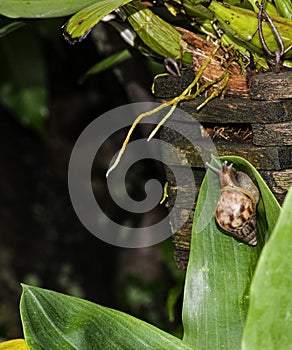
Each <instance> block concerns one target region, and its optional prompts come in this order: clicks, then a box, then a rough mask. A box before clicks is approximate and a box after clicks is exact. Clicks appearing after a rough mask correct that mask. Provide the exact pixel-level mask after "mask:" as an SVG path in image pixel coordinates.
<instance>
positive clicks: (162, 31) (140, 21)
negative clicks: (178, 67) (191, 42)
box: [121, 1, 192, 64]
mask: <svg viewBox="0 0 292 350" xmlns="http://www.w3.org/2000/svg"><path fill="white" fill-rule="evenodd" d="M121 12H122V13H124V15H125V18H126V19H127V21H128V22H129V23H130V25H131V26H132V27H133V29H134V31H135V32H136V33H137V35H138V36H139V37H140V39H141V40H142V41H143V42H144V43H145V44H146V45H147V46H148V47H149V48H150V49H151V50H153V51H154V52H156V53H157V54H158V55H160V56H162V57H164V58H165V57H172V58H174V59H181V54H182V48H183V46H184V45H185V43H184V42H183V40H182V38H181V37H182V35H181V34H180V33H179V32H178V31H177V30H176V29H175V28H174V27H173V26H172V25H170V24H169V23H167V22H165V21H164V20H163V19H161V18H160V17H158V16H156V15H155V14H154V13H153V12H152V11H151V10H149V9H148V8H146V7H145V6H144V5H143V4H142V3H141V2H140V1H132V2H131V3H130V4H127V5H125V6H123V7H122V8H121ZM183 61H184V63H185V64H192V55H190V53H185V54H184V56H183Z"/></svg>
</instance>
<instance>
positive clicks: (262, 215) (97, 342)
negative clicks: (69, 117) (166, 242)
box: [0, 0, 292, 350]
mask: <svg viewBox="0 0 292 350" xmlns="http://www.w3.org/2000/svg"><path fill="white" fill-rule="evenodd" d="M122 5H123V7H122V8H121V10H120V11H121V12H122V15H123V17H124V18H126V19H127V21H128V23H129V24H130V26H131V27H132V28H133V29H134V31H135V32H136V33H137V35H138V37H139V39H136V40H135V41H134V42H133V45H134V46H136V47H137V48H138V49H139V50H140V51H141V52H143V53H144V54H147V55H149V56H151V57H155V58H157V57H158V58H160V59H161V58H163V57H166V56H170V57H173V58H174V59H176V60H182V62H183V63H184V64H189V63H191V56H190V54H189V53H188V52H187V50H186V51H185V52H183V51H184V50H182V49H184V48H185V47H184V43H183V42H182V41H181V35H180V34H179V33H178V32H177V31H176V30H175V29H174V27H173V26H172V25H170V24H169V23H168V22H165V21H164V20H163V19H162V18H160V17H159V16H157V15H156V14H155V13H154V12H153V11H151V10H150V9H148V8H146V7H145V6H144V5H142V4H141V3H140V2H138V1H132V2H130V1H117V0H115V1H110V2H108V1H107V2H105V1H100V2H96V1H82V2H80V1H77V0H66V1H65V0H64V1H62V3H61V4H60V1H57V0H51V1H46V2H44V1H42V0H34V1H30V2H29V1H22V0H13V1H2V2H0V13H1V14H2V15H4V16H7V17H11V18H19V17H26V18H38V17H45V18H46V17H59V16H66V15H70V14H73V13H75V12H77V11H80V12H77V14H76V15H74V16H73V17H72V19H70V20H69V22H68V24H67V26H66V29H65V34H66V36H67V38H68V39H69V40H71V41H73V42H74V41H75V42H76V41H80V40H81V39H83V38H84V37H85V36H86V35H87V34H88V33H89V31H90V30H91V28H92V27H93V26H95V25H96V24H97V23H98V22H99V21H100V19H101V18H102V17H103V16H104V15H106V14H108V13H109V12H111V11H113V10H114V9H117V8H119V7H120V6H122ZM179 5H181V6H183V11H182V13H184V12H186V13H187V14H188V17H187V18H188V19H191V21H190V22H189V23H186V24H187V26H191V22H192V20H193V19H196V25H195V26H193V27H192V26H191V29H192V30H194V31H198V32H200V33H201V34H203V33H205V36H207V35H216V34H217V31H216V30H215V29H214V28H213V26H212V25H211V22H212V20H213V18H214V16H215V17H217V18H218V21H219V27H220V29H221V30H225V33H224V35H223V36H222V42H223V43H229V44H230V43H232V44H233V45H234V46H235V47H236V48H237V49H238V50H239V52H240V53H242V54H245V53H246V52H247V50H251V51H252V52H253V54H254V56H255V58H256V62H257V63H258V64H259V65H261V66H263V67H264V68H267V56H266V55H265V53H264V52H263V49H262V47H261V42H260V41H259V38H258V36H256V35H255V36H252V39H251V40H249V38H250V36H251V35H252V34H254V33H255V32H256V31H257V28H256V22H255V19H256V13H255V11H256V6H255V2H254V1H252V0H250V1H243V2H240V1H229V5H230V6H233V7H230V6H229V7H225V6H223V5H222V4H221V3H217V2H215V1H212V2H211V6H209V7H208V6H207V2H204V1H201V0H198V1H196V0H192V1H186V2H183V3H181V4H179ZM239 6H241V7H239ZM230 8H231V9H232V11H233V13H237V14H240V16H239V17H237V18H240V22H237V21H236V22H235V21H234V22H232V23H230V17H228V16H229V14H230V11H229V10H230ZM290 10H291V8H290V7H289V0H286V1H282V2H281V1H280V2H279V1H274V3H268V6H267V11H268V12H269V13H270V15H271V16H274V15H275V14H277V15H279V14H280V15H282V17H281V20H279V19H278V22H279V23H280V30H279V31H280V34H281V35H282V37H283V41H284V42H285V49H288V48H289V46H290V45H291V44H292V39H291V37H290V36H289V35H286V34H287V33H289V32H291V31H290V30H291V11H290ZM172 12H173V13H174V14H175V15H180V14H181V13H180V11H179V10H177V9H176V8H175V6H174V7H173V9H172ZM284 17H285V18H284ZM149 18H150V19H151V21H150V22H149ZM246 18H250V20H251V23H252V26H249V27H248V29H249V30H250V29H251V32H247V33H246V32H245V31H244V29H245V28H246ZM1 20H2V21H1V23H0V26H1V35H6V34H8V33H10V31H11V30H14V29H18V28H20V27H21V26H23V25H25V24H26V22H25V21H22V20H21V21H20V20H17V21H16V20H7V19H6V18H1ZM275 20H277V18H275ZM172 21H173V22H174V23H176V22H177V20H176V18H175V16H174V18H172ZM226 22H229V23H230V24H231V25H230V24H227V23H226ZM226 24H227V26H226ZM21 30H22V29H21ZM265 31H266V33H267V37H268V38H269V44H270V46H271V47H272V48H273V49H276V48H277V46H276V44H275V42H274V39H273V35H271V29H270V28H269V27H268V26H267V24H265ZM22 33H23V34H21V35H30V34H26V33H25V32H22ZM206 33H207V34H206ZM10 35H11V34H10ZM7 38H8V37H7ZM7 38H2V39H1V43H0V44H1V50H2V51H1V52H2V54H1V57H2V58H5V59H6V61H7V66H8V65H9V64H10V65H11V71H13V68H14V67H16V66H17V67H18V69H19V68H21V70H22V72H23V74H24V75H23V77H24V80H25V81H26V82H28V83H29V85H28V86H31V87H32V89H27V85H26V86H23V85H22V84H21V82H22V81H21V79H20V80H19V73H18V74H17V76H16V78H17V77H18V79H16V82H17V83H18V84H17V85H14V86H17V89H16V90H14V91H11V89H7V84H5V83H6V81H5V80H4V83H3V81H2V82H1V87H0V93H1V96H0V97H1V101H2V104H5V103H6V104H5V106H6V107H7V108H9V109H10V110H12V111H14V112H15V113H16V114H17V115H18V116H21V117H22V118H23V119H22V122H23V123H25V124H31V125H32V126H33V127H34V128H35V129H36V130H38V131H42V130H43V119H44V117H45V116H46V115H47V111H46V100H47V93H46V90H45V88H44V87H45V75H44V74H43V67H42V66H40V67H38V68H37V72H38V74H37V76H35V75H31V74H27V75H25V73H27V72H26V71H25V67H26V64H24V63H25V61H29V63H30V64H31V65H34V64H33V63H32V61H31V57H30V54H31V52H28V51H27V50H25V48H23V49H22V50H21V49H20V48H21V40H20V42H18V43H17V42H16V47H15V48H12V51H14V57H16V55H15V52H18V51H17V50H19V52H20V53H22V54H23V56H22V57H21V58H20V60H19V62H17V64H16V63H15V64H13V61H11V60H10V59H9V57H10V56H9V53H11V47H10V46H7V45H10V44H9V41H8V39H7ZM32 42H35V40H34V39H32ZM33 50H34V52H35V54H34V56H35V57H37V56H38V55H39V51H38V48H37V46H36V47H34V48H33ZM127 57H128V53H127V54H126V55H122V59H126V58H127ZM18 58H19V56H18ZM120 59H121V56H119V57H117V56H115V57H114V58H113V60H112V61H113V62H116V61H119V60H120ZM22 63H23V65H22ZM284 63H285V64H286V65H289V64H290V65H291V52H288V51H287V52H286V53H285V56H284ZM110 64H111V63H110ZM110 64H109V61H108V60H107V61H106V63H105V62H103V64H99V66H98V69H96V71H100V69H102V68H105V67H108V66H110ZM92 72H94V69H93V70H91V71H89V74H91V73H92ZM9 78H10V77H9ZM7 79H8V78H7ZM7 81H8V80H7ZM35 86H39V87H40V88H39V89H37V90H34V88H35ZM8 87H9V86H8ZM24 92H26V95H24ZM31 101H33V103H31ZM23 106H24V110H23V111H24V113H21V111H22V108H23ZM225 159H227V160H228V161H232V162H233V163H234V164H235V166H236V167H237V169H240V170H242V171H245V172H247V173H248V174H249V175H250V176H251V177H252V178H253V179H254V180H255V182H256V183H257V185H258V187H259V190H260V194H261V198H260V202H259V204H258V236H259V239H258V241H259V243H258V246H257V247H255V248H254V247H249V246H247V245H244V244H242V243H239V242H237V241H235V240H234V239H233V238H231V237H229V236H226V235H223V234H222V232H221V231H220V230H219V229H218V228H217V226H216V224H215V222H214V218H213V214H214V205H215V202H216V200H217V198H218V195H219V183H218V180H217V179H215V177H214V175H213V174H211V173H210V172H208V173H207V175H206V178H205V181H204V183H203V185H202V188H201V191H200V197H199V199H198V203H197V210H196V216H195V221H194V226H193V237H192V246H191V255H190V263H189V267H188V271H187V277H186V282H185V290H184V304H183V326H184V336H183V340H180V339H178V338H176V337H174V336H172V335H170V334H167V333H165V332H163V331H161V330H159V329H157V328H155V327H154V326H151V325H149V324H147V323H145V322H143V321H140V320H138V319H135V318H133V317H131V316H129V315H127V314H124V313H121V312H118V311H115V310H111V309H107V308H104V307H102V306H99V305H95V304H93V303H90V302H87V301H85V300H82V299H78V298H74V297H70V296H65V295H62V294H59V293H56V292H53V291H47V290H44V289H40V288H36V287H32V286H27V285H24V286H23V294H22V298H21V305H20V313H21V318H22V324H23V329H24V336H25V342H26V343H25V342H24V341H21V340H20V341H13V342H12V343H11V342H10V343H9V342H8V343H3V344H1V345H0V349H17V347H18V348H19V349H26V348H27V346H28V347H29V349H30V350H39V349H65V350H66V349H115V348H116V349H143V348H151V349H202V350H207V349H212V350H214V349H215V350H216V349H221V348H222V347H223V348H224V349H232V350H235V349H240V348H242V349H244V350H245V349H248V350H250V349H251V350H252V349H256V350H257V349H265V350H266V349H274V348H276V349H287V348H288V347H289V346H290V344H291V343H292V334H291V332H289V331H290V329H291V317H290V314H291V311H292V310H291V303H290V299H289V296H290V293H291V290H292V279H291V278H290V275H289V273H287V271H290V268H291V246H292V237H291V234H290V233H291V230H292V213H291V208H292V192H291V191H290V192H289V193H288V195H287V198H286V201H285V203H284V207H283V211H282V213H281V215H280V216H279V214H280V207H279V205H278V203H277V201H276V200H275V198H274V197H273V195H272V194H271V192H270V190H269V189H268V187H267V186H266V184H265V183H264V181H263V180H262V178H261V177H260V175H259V174H258V173H257V171H256V170H255V169H254V168H253V167H252V166H251V165H250V164H249V163H248V162H246V161H245V160H244V159H241V158H238V157H226V158H225ZM212 176H213V179H212V181H211V183H213V184H214V191H213V190H212V191H207V189H208V188H207V184H208V183H209V182H208V179H209V178H212ZM206 223H207V225H206ZM270 236H271V237H270ZM265 242H267V243H266V244H265ZM279 286H280V287H279ZM279 325H280V326H279ZM26 344H27V345H26Z"/></svg>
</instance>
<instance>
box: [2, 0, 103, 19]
mask: <svg viewBox="0 0 292 350" xmlns="http://www.w3.org/2000/svg"><path fill="white" fill-rule="evenodd" d="M96 1H97V0H82V1H80V0H62V1H60V0H30V1H24V0H2V1H0V14H1V15H3V16H7V17H11V18H51V17H62V16H68V15H71V14H72V13H75V12H77V11H79V10H81V9H82V8H84V7H87V6H89V5H91V4H94V3H96Z"/></svg>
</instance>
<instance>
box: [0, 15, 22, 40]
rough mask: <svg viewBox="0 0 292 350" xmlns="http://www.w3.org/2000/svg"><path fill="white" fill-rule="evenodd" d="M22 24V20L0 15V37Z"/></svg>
mask: <svg viewBox="0 0 292 350" xmlns="http://www.w3.org/2000/svg"><path fill="white" fill-rule="evenodd" d="M22 26H24V22H21V21H15V20H10V19H7V18H4V17H0V38H1V37H2V36H4V35H7V34H9V33H11V32H13V31H14V30H15V29H18V28H20V27H22Z"/></svg>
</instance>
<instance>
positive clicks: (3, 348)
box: [0, 339, 29, 350]
mask: <svg viewBox="0 0 292 350" xmlns="http://www.w3.org/2000/svg"><path fill="white" fill-rule="evenodd" d="M0 350H29V349H28V347H27V346H26V343H25V340H24V339H15V340H8V341H6V342H4V343H0Z"/></svg>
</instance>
